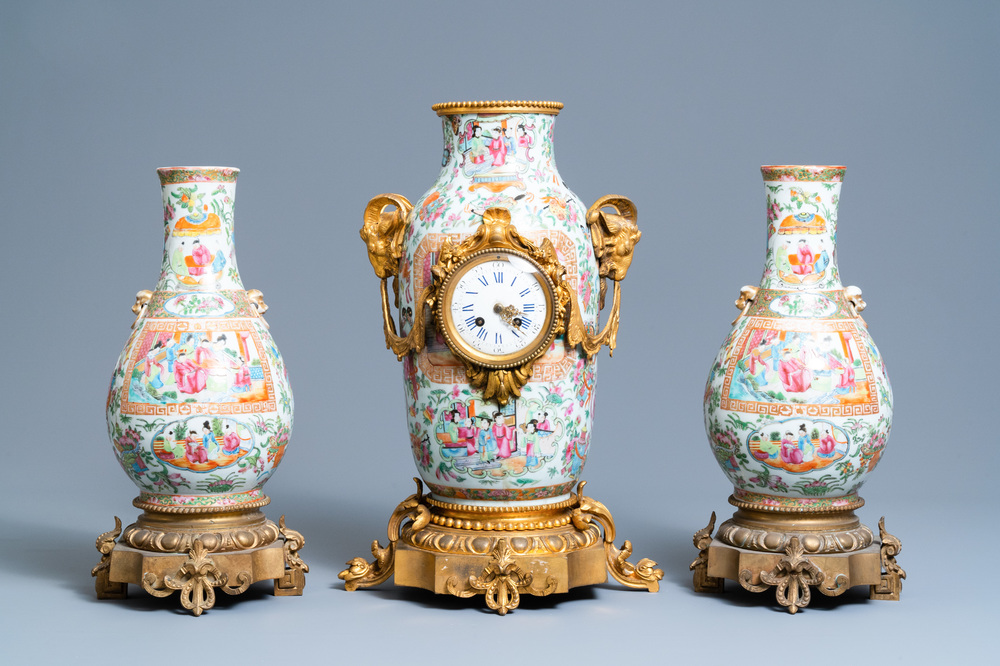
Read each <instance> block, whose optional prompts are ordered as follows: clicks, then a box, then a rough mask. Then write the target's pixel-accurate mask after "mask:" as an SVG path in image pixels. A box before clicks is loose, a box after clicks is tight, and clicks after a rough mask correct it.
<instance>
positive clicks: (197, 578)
mask: <svg viewBox="0 0 1000 666" xmlns="http://www.w3.org/2000/svg"><path fill="white" fill-rule="evenodd" d="M236 580H237V582H238V583H239V585H235V586H230V585H228V583H229V576H228V574H226V573H223V572H222V571H220V570H219V567H217V566H216V564H215V562H214V561H213V560H212V558H210V557H209V556H208V550H207V549H206V548H205V544H203V543H202V542H201V540H200V539H197V540H195V542H194V546H193V547H192V548H191V551H190V552H189V553H188V559H187V561H185V562H184V564H182V565H181V568H180V569H178V570H177V573H176V574H174V575H170V574H167V575H165V576H164V577H163V580H162V581H158V580H157V578H156V574H154V573H152V572H146V573H144V574H143V576H142V589H144V590H145V591H146V592H148V593H149V594H151V595H153V596H154V597H168V596H170V595H171V594H173V593H174V591H175V590H179V591H180V599H181V606H183V607H184V608H186V609H188V610H189V611H191V612H192V613H193V614H194V615H195V617H197V616H199V615H201V614H202V613H203V612H205V611H206V610H208V609H210V608H212V607H213V606H214V605H215V588H219V589H221V590H222V591H223V592H225V593H226V594H230V595H236V594H243V593H244V592H245V591H246V589H247V588H248V587H250V574H249V573H248V572H246V571H242V572H240V573H239V574H237V576H236Z"/></svg>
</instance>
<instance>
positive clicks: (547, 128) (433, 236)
mask: <svg viewBox="0 0 1000 666" xmlns="http://www.w3.org/2000/svg"><path fill="white" fill-rule="evenodd" d="M442 113H443V114H444V115H442V118H441V120H442V128H443V131H444V153H443V156H442V160H441V164H442V169H441V173H440V175H439V176H438V179H437V181H436V182H435V183H434V185H433V186H432V187H431V188H430V190H428V191H427V193H426V194H424V195H423V196H422V197H420V199H419V200H417V201H416V202H415V203H414V206H413V210H412V212H411V214H410V217H409V219H408V220H407V230H406V235H405V238H404V246H405V247H404V254H403V259H402V266H401V270H400V278H401V279H400V285H399V294H400V303H399V305H400V309H401V313H402V314H401V321H400V324H401V329H402V334H404V335H405V334H406V333H408V332H409V331H410V328H411V326H412V312H413V304H414V296H415V294H420V293H421V291H422V290H423V288H424V287H425V286H427V285H428V284H429V283H430V281H431V267H432V266H433V265H434V263H435V262H436V260H437V254H438V251H439V249H440V248H441V245H442V243H443V242H444V240H445V239H446V238H450V239H452V240H453V241H455V242H457V241H460V240H461V239H464V238H465V237H467V236H468V235H470V234H472V233H473V232H474V231H475V230H476V228H477V227H479V225H480V223H481V222H482V215H483V212H484V211H485V210H486V209H488V208H492V207H500V208H506V209H508V210H509V211H510V214H511V222H512V223H513V225H514V226H515V227H516V228H517V230H518V232H520V233H521V234H522V235H524V236H525V237H527V238H528V239H530V240H532V241H533V242H535V243H536V244H537V243H541V241H542V239H544V238H548V239H549V240H551V242H552V243H553V245H554V246H555V248H556V253H557V256H558V259H559V261H560V262H561V263H562V264H563V265H564V266H565V267H566V274H567V277H568V280H569V283H570V284H571V285H572V287H573V288H574V289H576V291H577V293H578V295H579V299H580V303H581V306H582V309H583V318H584V323H585V324H586V325H587V326H588V327H589V328H590V329H591V330H592V329H593V328H594V326H595V325H596V322H597V318H598V300H599V289H600V283H599V279H598V275H597V262H596V259H595V256H594V250H593V246H592V242H591V238H590V234H589V231H588V228H587V224H586V219H585V217H586V212H587V208H586V206H584V205H583V203H582V202H581V200H580V199H579V197H577V196H576V195H575V194H573V193H572V192H571V191H570V190H569V188H568V187H566V184H565V183H564V182H563V180H562V178H561V177H560V175H559V172H558V170H557V169H556V165H555V160H554V158H553V143H552V126H553V122H554V120H555V116H554V115H553V114H549V113H521V112H508V113H489V114H488V113H465V112H462V113H455V114H448V113H447V112H445V111H442ZM427 316H428V321H427V328H426V330H427V340H426V346H425V348H424V349H423V350H422V351H420V352H419V353H416V354H409V355H408V356H406V357H405V358H404V359H403V376H404V385H405V393H406V405H407V418H408V428H409V436H410V443H411V447H412V450H413V456H414V460H415V462H416V464H417V467H418V469H419V471H420V475H421V477H422V478H423V480H424V482H425V483H426V484H427V485H428V486H429V487H430V489H431V492H432V494H433V495H434V497H436V498H438V499H441V500H443V501H448V502H457V503H472V504H495V503H497V502H504V503H531V504H544V503H551V502H558V501H562V500H565V499H567V498H568V495H569V493H570V489H571V488H572V487H573V486H574V484H575V483H576V482H577V479H578V478H579V476H580V471H581V469H582V468H583V465H584V462H585V461H586V459H587V451H588V448H589V445H590V433H591V424H592V421H593V412H594V388H595V380H596V373H597V361H596V356H595V357H594V358H591V359H590V360H587V359H586V358H585V356H584V355H583V353H582V352H581V351H580V350H579V348H577V347H570V346H568V345H567V344H566V342H565V340H564V339H563V337H562V336H560V337H558V338H556V340H555V341H554V342H553V344H552V345H551V347H550V348H549V350H548V351H547V352H546V353H545V354H544V356H542V357H541V358H540V359H539V360H538V361H537V362H536V364H535V366H534V372H533V375H532V377H531V379H530V380H529V381H528V383H527V384H526V385H525V386H524V387H523V389H522V393H521V396H520V397H519V398H515V399H513V400H511V401H510V402H509V403H508V404H507V405H505V406H503V407H500V406H499V405H498V404H497V403H496V402H493V401H491V402H485V401H483V399H482V393H481V392H480V391H478V390H476V389H473V388H472V387H471V386H470V385H469V383H468V381H467V379H466V374H465V369H464V367H463V365H462V363H461V362H460V360H459V359H457V358H456V357H455V356H454V355H453V354H452V353H451V352H450V350H449V349H448V347H447V346H446V344H445V341H444V339H443V338H442V336H441V335H440V334H439V333H438V331H437V329H436V327H435V326H434V325H433V323H432V320H431V313H428V315H427Z"/></svg>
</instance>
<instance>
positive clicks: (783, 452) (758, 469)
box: [704, 166, 892, 552]
mask: <svg viewBox="0 0 1000 666" xmlns="http://www.w3.org/2000/svg"><path fill="white" fill-rule="evenodd" d="M761 171H762V173H763V175H764V185H765V189H766V195H767V254H766V257H765V261H764V275H763V278H762V279H761V282H760V286H759V287H757V288H755V287H750V286H748V287H744V288H743V290H742V292H741V295H740V299H739V300H738V301H737V303H736V305H737V307H739V308H741V309H742V312H741V314H740V315H739V317H738V318H737V320H736V321H735V322H734V323H735V325H734V327H733V330H732V332H731V333H730V334H729V337H728V338H727V339H726V341H725V343H724V344H723V345H722V349H721V350H720V351H719V354H718V356H717V357H716V359H715V362H714V363H713V365H712V370H711V373H710V375H709V378H708V383H707V385H706V387H705V401H704V414H705V427H706V429H707V431H708V436H709V440H710V442H711V446H712V451H713V453H714V454H715V457H716V459H717V460H718V462H719V464H720V466H721V467H722V470H723V472H725V474H726V476H727V477H728V478H729V480H730V481H731V482H732V484H733V486H734V490H733V495H732V497H731V498H730V502H731V503H732V504H734V505H735V506H737V507H739V508H740V509H741V511H742V512H743V514H744V515H746V516H762V515H765V513H766V514H768V515H773V516H775V517H776V518H777V517H778V516H779V515H781V514H786V515H787V514H798V515H800V516H801V515H804V514H809V513H813V514H817V513H825V514H827V515H831V514H837V513H840V512H844V513H842V514H841V515H845V516H847V515H850V516H853V510H854V509H856V508H858V507H860V506H861V505H862V504H863V500H862V499H861V498H860V497H859V496H858V489H859V488H860V487H861V485H862V484H863V483H864V482H865V480H866V479H867V478H868V475H869V474H871V472H872V470H874V469H875V466H876V465H877V464H878V462H879V458H880V457H881V455H882V451H883V449H884V448H885V444H886V439H887V437H888V435H889V427H890V424H891V421H892V389H891V388H890V386H889V379H888V377H887V375H886V371H885V365H884V363H883V361H882V356H881V354H879V351H878V349H877V348H876V347H875V343H874V342H873V341H872V338H871V336H870V335H869V334H868V328H867V325H866V323H865V321H864V320H863V319H862V318H861V316H860V314H859V312H860V311H861V310H862V309H863V308H864V301H863V300H861V291H860V290H859V289H857V288H856V287H847V288H846V289H845V288H844V286H843V285H842V284H841V281H840V274H839V272H838V270H837V247H836V242H837V205H838V203H839V197H840V186H841V182H842V180H843V176H844V168H843V167H839V166H765V167H762V168H761ZM739 518H740V514H739V513H738V514H737V516H736V520H735V522H734V521H729V522H727V523H726V524H724V525H723V526H722V528H720V532H719V538H721V539H722V540H723V541H726V542H727V543H730V544H731V545H734V546H737V547H744V548H752V549H756V550H768V551H784V550H785V549H786V548H787V546H788V538H790V536H789V535H791V534H793V533H794V532H795V530H794V529H792V530H788V531H786V532H785V534H783V535H782V534H779V533H777V532H780V530H768V529H765V528H763V527H762V526H761V525H760V524H755V523H754V521H753V520H743V521H741V520H740V519H739ZM871 543H872V532H871V531H870V530H869V529H868V528H867V527H865V526H864V525H859V524H857V521H856V520H854V521H853V522H851V521H847V522H842V524H841V525H840V529H834V530H832V531H831V532H830V534H827V535H825V536H824V535H822V534H819V535H815V534H814V535H812V536H811V537H810V538H809V539H805V538H803V539H802V545H803V546H804V547H805V550H806V551H812V552H839V551H853V550H857V549H860V548H864V547H866V546H868V545H869V544H871Z"/></svg>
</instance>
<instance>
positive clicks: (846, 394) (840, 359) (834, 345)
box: [728, 329, 872, 405]
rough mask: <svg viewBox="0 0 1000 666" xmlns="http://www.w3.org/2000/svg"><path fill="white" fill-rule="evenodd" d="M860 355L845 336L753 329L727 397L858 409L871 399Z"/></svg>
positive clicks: (736, 366) (734, 371)
mask: <svg viewBox="0 0 1000 666" xmlns="http://www.w3.org/2000/svg"><path fill="white" fill-rule="evenodd" d="M869 379H870V378H869V377H868V376H867V375H866V372H865V368H864V363H863V361H862V357H861V352H859V350H858V344H857V341H856V340H855V338H854V335H853V334H852V333H850V332H846V331H819V332H815V331H813V332H809V331H775V330H765V329H753V330H751V331H750V334H749V336H748V337H747V338H746V344H745V345H744V347H743V350H742V354H741V355H740V356H739V357H738V360H737V361H736V364H735V368H734V369H733V374H732V383H731V385H730V387H729V395H728V397H729V398H731V399H735V400H752V401H755V402H798V403H803V404H812V405H835V404H841V405H854V404H862V403H866V402H869V401H870V400H871V399H872V395H871V393H870V388H869Z"/></svg>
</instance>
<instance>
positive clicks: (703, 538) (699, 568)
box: [688, 511, 724, 592]
mask: <svg viewBox="0 0 1000 666" xmlns="http://www.w3.org/2000/svg"><path fill="white" fill-rule="evenodd" d="M714 530H715V512H714V511H713V512H712V517H711V519H709V521H708V526H707V527H704V528H702V529H700V530H698V531H697V532H695V533H694V538H693V541H694V547H695V548H697V549H698V557H697V558H696V559H695V561H694V562H692V563H691V565H690V566H689V567H688V568H689V569H690V570H691V571H694V591H695V592H722V591H723V580H724V579H723V578H717V577H715V576H709V575H708V549H709V546H711V545H712V532H713V531H714Z"/></svg>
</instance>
